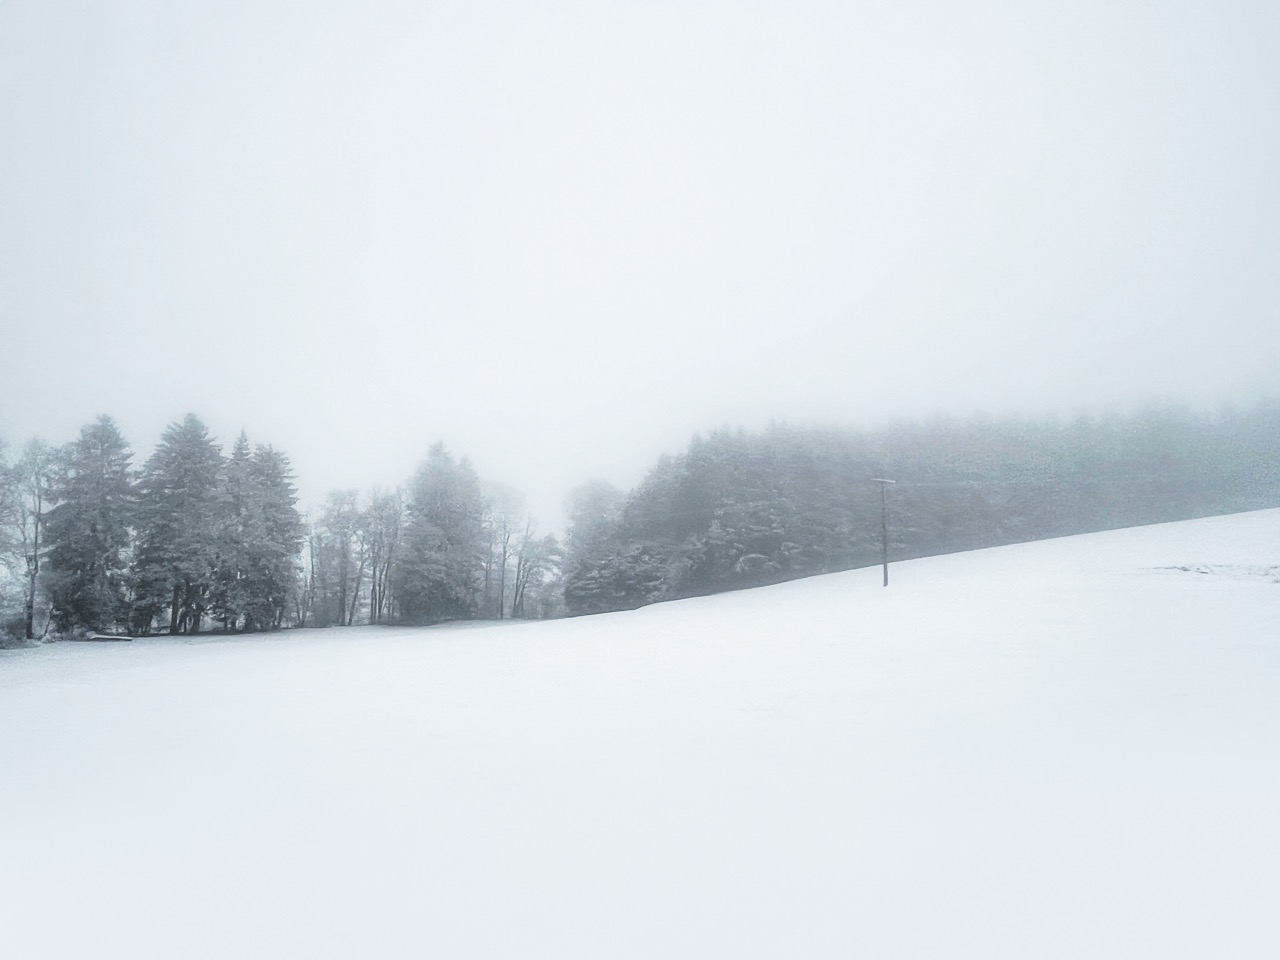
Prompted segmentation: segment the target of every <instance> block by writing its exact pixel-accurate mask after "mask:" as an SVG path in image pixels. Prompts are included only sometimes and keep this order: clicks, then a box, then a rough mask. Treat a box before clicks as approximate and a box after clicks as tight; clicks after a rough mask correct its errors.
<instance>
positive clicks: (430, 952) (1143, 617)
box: [0, 511, 1280, 960]
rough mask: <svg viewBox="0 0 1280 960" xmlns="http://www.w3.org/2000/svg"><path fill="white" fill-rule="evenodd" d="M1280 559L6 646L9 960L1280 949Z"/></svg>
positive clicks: (1112, 550) (2, 947) (1274, 952)
mask: <svg viewBox="0 0 1280 960" xmlns="http://www.w3.org/2000/svg"><path fill="white" fill-rule="evenodd" d="M1183 568H1185V569H1183ZM1277 580H1280V511H1265V512H1262V513H1254V514H1245V515H1239V516H1232V517H1220V518H1215V519H1210V520H1201V521H1193V522H1190V523H1180V524H1169V525H1163V526H1156V527H1146V528H1140V529H1133V530H1124V531H1117V532H1113V533H1104V534H1095V535H1090V536H1084V537H1074V538H1069V539H1065V540H1058V541H1051V542H1044V543H1036V544H1025V545H1020V546H1014V547H1004V548H999V549H994V550H987V551H980V552H976V553H968V554H959V555H954V556H949V557H939V558H933V559H928V560H918V561H913V562H910V563H902V564H899V565H896V566H895V567H894V569H893V584H892V585H891V587H890V588H889V589H888V590H884V589H882V588H881V586H880V571H879V569H878V568H877V569H870V570H863V571H857V572H854V573H849V574H839V575H834V576H830V577H820V578H816V579H812V580H807V581H802V582H797V583H792V584H785V585H782V586H778V587H771V588H767V589H762V590H755V591H750V592H745V593H738V594H732V595H724V596H720V597H713V598H707V599H701V600H692V601H684V602H680V603H672V604H664V605H660V606H656V607H650V608H647V609H645V610H641V611H637V612H635V613H626V614H616V615H609V616H602V617H593V618H585V619H580V620H573V621H562V622H555V623H542V624H495V625H487V626H468V627H462V626H458V627H445V628H436V629H428V630H409V629H397V630H390V629H387V630H382V629H367V628H356V629H350V630H331V631H299V632H294V633H289V634H284V635H278V636H274V637H254V638H226V639H224V638H218V637H210V638H200V639H198V640H196V641H195V642H185V641H181V640H178V641H170V640H160V639H157V640H151V641H139V642H135V643H132V644H57V645H52V646H48V647H44V648H41V649H34V650H21V651H10V652H6V653H0V953H2V954H3V955H4V956H7V957H14V958H27V957H46V956H48V957H85V958H89V957H92V958H101V957H129V958H139V957H146V958H151V957H156V958H159V957H164V958H187V957H219V958H231V957H250V956H252V957H306V958H313V957H432V958H436V957H439V958H451V957H478V956H485V957H513V958H524V957H548V958H552V957H554V958H573V957H584V958H586V957H590V958H609V957H645V958H670V957H698V958H703V957H717V958H718V957H725V958H739V957H787V958H791V957H843V958H847V957H869V958H878V957H885V958H899V957H930V958H953V957H975V958H992V957H1018V958H1049V957H1087V958H1096V957H1126V958H1161V960H1164V958H1169V957H1215V958H1216V957H1231V958H1240V957H1259V958H1261V957H1276V956H1280V909H1278V908H1277V904H1280V583H1277V582H1276V581H1277Z"/></svg>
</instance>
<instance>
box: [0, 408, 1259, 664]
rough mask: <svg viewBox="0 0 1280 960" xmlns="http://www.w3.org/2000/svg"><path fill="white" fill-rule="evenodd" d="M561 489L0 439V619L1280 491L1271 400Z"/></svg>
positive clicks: (741, 448)
mask: <svg viewBox="0 0 1280 960" xmlns="http://www.w3.org/2000/svg"><path fill="white" fill-rule="evenodd" d="M877 478H878V479H887V480H893V481H894V483H893V484H892V485H885V484H882V483H880V482H877ZM882 493H883V496H884V501H883V504H882V500H881V497H882ZM567 505H568V524H567V528H566V530H565V532H564V536H563V539H560V538H557V537H556V536H555V535H553V534H550V533H543V532H540V531H538V530H537V529H536V528H535V526H534V524H533V522H532V521H531V520H530V518H529V517H528V515H527V512H526V511H525V510H524V508H523V506H522V498H521V497H520V495H519V493H518V492H517V491H514V490H511V489H509V488H505V487H501V486H497V485H491V484H485V483H483V482H482V481H481V480H480V478H479V477H478V476H477V475H476V473H475V471H474V470H473V469H472V467H471V466H470V464H469V463H468V462H467V460H466V459H465V458H464V459H461V460H459V459H455V458H454V456H453V455H452V454H450V453H449V451H447V450H446V449H445V448H444V446H443V445H440V444H437V445H436V446H434V447H432V448H431V449H430V451H429V452H428V453H427V456H426V458H425V460H424V461H423V463H422V465H421V466H420V467H419V469H418V471H417V472H416V473H415V474H414V476H413V477H412V478H411V479H410V480H409V482H408V483H407V484H406V485H405V486H404V487H403V488H401V489H398V490H394V491H373V492H370V493H367V494H364V495H362V494H360V493H359V492H358V491H354V490H348V491H337V492H334V493H331V494H330V495H329V496H328V498H327V500H326V501H325V503H324V504H323V506H322V507H321V508H320V509H319V510H318V511H317V513H316V514H315V516H313V517H304V516H303V515H302V513H301V512H300V511H299V509H298V503H297V492H296V488H295V486H294V477H293V475H292V472H291V468H290V464H289V460H288V457H287V456H286V455H285V454H283V453H282V452H280V451H277V450H275V449H274V448H272V447H270V446H263V445H258V446H251V444H250V442H249V440H248V438H247V437H246V436H245V435H244V434H242V435H241V436H240V437H239V438H238V439H237V440H236V441H235V442H234V443H233V444H232V447H231V450H230V451H229V452H227V453H224V452H223V451H222V449H221V448H220V447H219V445H218V444H217V442H216V441H215V440H214V438H212V437H211V436H210V435H209V432H208V430H207V428H206V427H205V426H204V424H203V423H201V422H200V420H199V419H198V418H196V417H195V416H187V417H186V418H185V419H183V420H182V421H181V422H177V423H174V424H172V425H170V426H169V428H168V429H167V430H166V431H165V433H164V435H163V436H162V437H161V440H160V443H159V445H158V446H157V448H156V449H155V451H154V452H153V453H152V454H151V455H150V456H149V457H148V458H147V459H146V460H145V462H143V463H142V464H141V465H140V466H136V465H135V464H134V455H133V453H132V451H131V449H130V447H129V445H128V442H127V441H126V440H125V438H124V437H123V436H122V435H121V434H120V431H119V430H118V429H117V427H116V425H115V424H114V422H113V421H112V420H111V418H110V417H105V416H104V417H100V418H99V419H98V420H96V421H95V422H93V423H91V424H89V425H87V426H85V427H84V428H83V429H82V430H81V431H80V435H79V437H78V438H76V439H75V440H73V441H71V442H70V443H67V444H66V445H64V446H61V447H53V446H50V445H48V444H46V443H44V442H42V441H39V440H33V441H31V442H30V443H28V444H27V445H26V446H25V448H23V449H22V450H21V452H20V453H19V454H18V455H17V456H14V457H7V456H6V454H5V450H4V448H3V447H0V635H4V636H7V637H9V638H11V639H22V638H27V639H34V638H40V637H44V636H65V635H77V634H85V633H93V632H97V633H107V634H119V633H128V634H131V635H148V634H173V635H178V634H194V633H198V632H201V631H207V630H211V629H213V630H220V631H260V630H275V629H280V628H283V627H294V626H332V625H348V624H355V623H408V624H427V623H437V622H441V621H445V620H457V619H476V618H481V619H502V618H530V619H532V618H548V617H559V616H565V615H569V616H574V615H579V614H587V613H599V612H604V611H610V610H621V609H630V608H634V607H638V606H642V605H644V604H647V603H653V602H656V601H660V600H668V599H676V598H680V597H691V596H699V595H704V594H711V593H717V592H720V591H725V590H734V589H740V588H743V587H752V586H760V585H763V584H768V583H775V582H779V581H783V580H790V579H795V578H798V577H805V576H810V575H813V574H819V573H829V572H834V571H838V570H846V569H851V568H855V567H862V566H867V565H871V564H876V563H879V562H880V559H881V551H882V549H883V548H884V546H885V544H886V541H887V547H888V552H889V557H890V559H891V560H903V559H909V558H912V557H921V556H928V555H933V554H941V553H950V552H954V551H958V550H969V549H974V548H978V547H988V546H995V545H999V544H1005V543H1013V542H1018V541H1024V540H1037V539H1043V538H1047V537H1057V536H1064V535H1068V534H1076V533H1087V532H1092V531H1096V530H1104V529H1110V528H1116V527H1125V526H1134V525H1139V524H1146V523H1158V522H1163V521H1170V520H1183V519H1190V518H1193V517H1200V516H1207V515H1212V514H1220V513H1232V512H1238V511H1244V510H1255V509H1261V508H1266V507H1275V506H1280V404H1277V403H1275V402H1265V403H1261V404H1258V405H1257V406H1255V407H1253V408H1251V409H1248V410H1244V411H1228V412H1223V413H1220V414H1217V415H1214V416H1210V415H1204V414H1195V413H1191V412H1189V411H1185V410H1158V411H1150V412H1147V413H1143V414H1140V415H1136V416H1129V417H1122V416H1109V417H1103V418H1090V417H1080V418H1077V419H1074V420H1071V421H1057V420H1048V419H1046V420H1030V421H1029V420H995V419H986V418H974V419H970V420H966V421H951V420H943V419H939V420H934V421H930V422H928V423H907V424H903V425H899V426H894V427H890V428H886V429H882V430H877V431H835V430H813V429H794V428H789V427H785V426H777V427H773V428H770V429H769V430H767V431H765V432H763V433H758V434H754V433H745V432H741V431H736V432H735V431H720V432H714V433H711V434H710V435H708V436H706V437H699V438H695V439H694V440H693V441H692V443H691V444H690V446H689V449H688V450H687V451H686V452H684V453H683V454H680V455H678V456H669V457H663V458H662V459H661V460H659V461H658V463H657V464H656V465H655V466H654V467H653V468H652V470H650V472H649V474H648V475H647V476H646V477H645V479H644V480H643V481H642V482H641V483H640V484H639V485H638V486H637V487H636V488H635V489H634V490H631V491H630V492H624V491H622V490H619V489H617V488H615V487H613V486H611V485H610V484H608V483H605V482H603V481H592V482H588V483H585V484H583V485H582V486H580V487H578V488H577V489H575V490H574V491H572V492H571V493H570V495H569V497H568V501H567ZM882 510H883V512H882ZM886 517H887V523H886ZM886 531H887V537H886Z"/></svg>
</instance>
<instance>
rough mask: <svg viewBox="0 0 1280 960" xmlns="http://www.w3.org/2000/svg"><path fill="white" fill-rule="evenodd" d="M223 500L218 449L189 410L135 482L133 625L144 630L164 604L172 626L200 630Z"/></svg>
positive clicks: (212, 582)
mask: <svg viewBox="0 0 1280 960" xmlns="http://www.w3.org/2000/svg"><path fill="white" fill-rule="evenodd" d="M223 505H224V486H223V460H222V454H221V452H220V451H219V449H218V446H217V444H216V443H215V442H214V440H213V438H212V437H210V436H209V431H208V429H207V428H206V427H205V425H204V424H203V423H201V422H200V420H199V418H197V417H196V416H194V415H192V414H188V415H187V416H186V417H185V418H184V419H183V421H182V422H181V423H174V424H170V425H169V427H168V429H166V430H165V432H164V434H163V435H162V436H161V438H160V444H159V446H158V447H157V448H156V451H155V453H153V454H152V455H151V457H150V458H149V459H148V460H147V462H146V464H145V466H144V468H143V473H142V479H141V481H140V483H139V487H138V507H139V509H138V520H139V528H140V529H139V543H138V555H137V560H136V563H135V566H134V591H135V599H134V620H135V625H136V627H137V629H139V630H141V631H143V632H148V631H149V630H150V629H151V626H152V624H153V622H154V620H155V618H156V617H157V616H159V615H161V614H162V613H163V611H164V610H165V609H166V608H167V610H168V620H169V632H170V634H178V633H196V632H198V631H199V630H200V625H201V623H202V621H203V619H204V616H205V614H206V612H208V610H209V606H210V603H211V599H212V595H213V593H214V590H215V586H216V582H217V573H218V569H219V566H220V560H221V558H220V556H219V553H218V551H219V547H220V545H221V543H220V537H219V530H220V526H221V521H222V518H223V515H224V511H223Z"/></svg>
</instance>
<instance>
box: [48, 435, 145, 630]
mask: <svg viewBox="0 0 1280 960" xmlns="http://www.w3.org/2000/svg"><path fill="white" fill-rule="evenodd" d="M132 456H133V455H132V453H131V452H130V450H129V445H128V443H127V442H126V441H125V439H124V437H123V436H121V435H120V431H119V430H118V429H117V428H116V425H115V422H114V421H113V420H112V419H111V418H110V417H107V416H103V417H99V418H98V419H97V420H96V421H94V422H93V423H91V424H89V425H88V426H86V427H84V428H83V429H82V430H81V431H80V436H79V438H78V439H76V440H75V441H73V442H72V443H70V444H69V445H68V446H67V447H66V448H65V449H64V450H63V452H62V457H61V460H62V463H61V468H60V469H59V471H58V474H57V478H56V481H55V482H54V484H53V489H52V499H53V500H54V501H55V504H56V505H55V506H54V507H53V509H52V510H51V511H50V512H49V515H48V520H47V523H46V527H45V536H46V542H47V543H48V548H49V552H48V565H47V572H48V591H49V598H50V601H51V603H52V616H53V622H54V626H55V627H56V628H57V629H58V630H60V631H67V630H72V629H77V628H80V629H89V630H113V629H116V628H118V627H121V626H123V625H124V624H125V623H126V622H127V620H128V616H129V610H128V600H127V586H128V584H127V579H128V577H127V573H128V562H129V549H130V525H131V523H132V522H133V517H134V498H133V485H132V476H131V471H130V460H131V459H132Z"/></svg>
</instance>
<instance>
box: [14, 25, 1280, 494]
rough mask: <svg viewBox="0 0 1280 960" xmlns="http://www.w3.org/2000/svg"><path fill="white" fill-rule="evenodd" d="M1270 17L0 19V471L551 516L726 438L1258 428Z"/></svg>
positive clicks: (1270, 327)
mask: <svg viewBox="0 0 1280 960" xmlns="http://www.w3.org/2000/svg"><path fill="white" fill-rule="evenodd" d="M1278 97H1280V4H1276V3H1274V2H1256V3H1243V2H1231V0H1187V2H1175V0H1167V2H1141V3H1139V2H1124V0H1103V2H1092V0H1071V2H1055V3H1036V2H1029V0H1009V2H956V3H944V2H932V3H913V2H910V0H885V2H874V3H872V2H856V0H848V2H841V3H810V2H804V0H786V2H777V3H771V2H738V3H728V2H721V3H717V2H708V3H697V2H660V0H647V2H615V3H611V2H534V0H522V2H513V3H493V2H484V0H469V2H458V3H432V2H423V0H419V2H399V3H397V2H369V0H361V2H354V0H353V2H331V0H309V2H295V3H280V2H271V0H252V2H236V0H207V2H184V0H134V2H116V0H92V2H69V0H68V2H63V0H4V2H0V327H2V330H0V333H2V337H0V356H2V357H3V364H0V437H2V438H3V439H5V440H7V441H8V442H9V443H10V444H12V445H15V446H16V445H19V444H21V442H22V441H23V440H25V439H26V438H27V437H28V436H30V435H32V434H40V435H43V436H44V437H45V438H46V439H48V440H50V441H53V442H63V441H65V440H68V439H71V438H72V437H73V436H74V435H75V433H76V431H77V430H78V428H79V427H80V426H81V425H82V424H84V423H85V422H87V421H88V420H90V419H91V418H92V417H94V416H95V415H96V414H98V413H100V412H107V413H111V414H112V415H113V416H115V417H116V419H117V420H118V421H119V423H120V425H121V427H122V429H123V430H124V431H125V433H126V435H127V436H128V437H129V438H130V440H131V441H132V443H133V444H134V448H135V451H136V452H137V454H138V460H139V461H141V460H142V459H144V458H145V456H146V455H147V454H148V453H149V452H150V450H151V448H152V446H153V445H154V443H155V441H156V439H157V438H158V436H159V434H160V431H161V430H162V429H163V427H164V425H165V424H166V423H167V422H169V421H172V420H174V419H178V418H180V417H181V416H182V415H183V414H185V413H186V412H188V411H192V412H195V413H197V414H198V415H200V416H201V417H202V418H204V419H205V421H206V422H207V423H208V424H209V425H210V427H211V428H212V429H213V431H214V432H215V433H216V434H217V435H218V436H219V438H220V439H221V440H223V441H224V442H229V441H230V440H231V439H232V437H233V436H234V434H235V433H237V432H238V431H239V430H240V428H241V427H244V428H246V429H247V430H248V431H249V434H250V437H251V439H253V440H256V441H261V442H271V443H274V444H275V445H276V446H277V447H280V448H282V449H284V450H285V451H286V452H287V453H288V454H290V456H291V457H292V458H293V461H294V465H295V467H296V469H297V472H298V474H299V479H300V482H301V485H302V489H303V492H304V494H306V495H307V497H308V498H309V499H312V500H314V499H318V498H319V497H321V496H322V495H323V493H324V491H325V490H327V489H329V488H333V487H349V486H358V487H362V488H366V489H367V488H369V487H371V486H373V485H384V486H389V485H394V484H396V483H399V482H401V481H403V480H404V479H406V478H407V477H408V476H409V474H410V473H411V472H412V470H413V468H414V466H415V464H416V463H417V462H418V461H419V460H420V459H421V457H422V456H423V454H424V453H425V451H426V449H427V447H428V446H429V445H430V444H431V443H432V442H433V441H434V440H437V439H443V440H444V441H445V442H446V443H447V444H448V445H449V446H450V448H451V449H453V450H454V451H455V452H457V453H460V454H466V455H468V456H470V458H471V459H472V461H473V462H474V463H475V465H476V467H477V469H478V470H479V471H480V473H481V474H482V475H483V476H485V477H487V478H490V479H493V480H497V481H503V482H507V483H511V484H514V485H516V486H519V487H523V488H524V489H525V490H527V491H528V492H529V493H530V495H531V497H532V499H533V502H534V504H535V507H537V508H539V509H540V511H541V512H542V513H544V514H548V515H552V516H554V513H555V510H556V504H557V503H558V502H559V500H560V498H561V497H562V496H563V494H564V493H565V492H566V491H567V490H568V489H569V488H570V487H572V486H574V485H575V484H576V483H578V482H580V481H582V480H585V479H588V478H590V477H593V476H603V477H606V478H608V479H612V480H614V481H615V482H617V483H619V484H620V485H629V484H630V483H632V482H634V481H635V480H636V479H638V477H639V476H640V475H641V474H642V472H643V471H644V469H645V468H646V467H647V466H649V465H650V464H651V463H652V461H653V460H654V459H655V458H656V456H657V455H658V454H659V453H660V452H663V451H667V452H676V451H677V450H679V449H681V448H683V447H684V445H685V444H686V443H687V441H688V439H689V437H690V436H691V435H692V434H693V433H694V432H697V431H705V430H707V429H710V428H714V427H717V426H721V425H743V426H746V427H758V426H761V425H763V424H765V423H767V422H768V421H769V420H770V419H778V420H785V421H788V422H791V423H796V424H805V423H810V422H823V423H849V424H855V425H865V424H877V423H880V422H883V421H885V420H887V419H890V418H894V417H897V416H900V415H906V416H915V415H930V414H934V413H940V412H946V413H951V414H955V415H966V414H969V413H972V412H974V411H979V410H983V411H987V412H990V413H992V414H997V415H998V414H1002V413H1005V412H1025V413H1032V414H1035V413H1041V412H1045V411H1056V412H1058V413H1061V414H1063V415H1071V414H1073V413H1074V412H1076V411H1078V410H1080V409H1081V408H1090V409H1093V410H1098V409H1100V408H1101V407H1103V406H1107V405H1112V404H1116V405H1122V406H1125V405H1127V406H1133V405H1138V404H1143V403H1147V402H1152V401H1154V402H1164V401H1181V402H1187V403H1190V404H1193V405H1216V404H1218V403H1221V402H1226V401H1235V402H1246V403H1247V402H1248V401H1250V400H1251V399H1253V398H1254V397H1257V396H1259V395H1262V394H1263V393H1266V392H1267V391H1268V390H1271V389H1272V388H1273V387H1274V384H1275V383H1276V371H1277V369H1280V322H1278V321H1280V99H1278Z"/></svg>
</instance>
